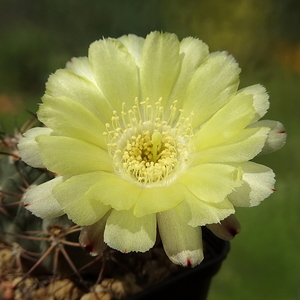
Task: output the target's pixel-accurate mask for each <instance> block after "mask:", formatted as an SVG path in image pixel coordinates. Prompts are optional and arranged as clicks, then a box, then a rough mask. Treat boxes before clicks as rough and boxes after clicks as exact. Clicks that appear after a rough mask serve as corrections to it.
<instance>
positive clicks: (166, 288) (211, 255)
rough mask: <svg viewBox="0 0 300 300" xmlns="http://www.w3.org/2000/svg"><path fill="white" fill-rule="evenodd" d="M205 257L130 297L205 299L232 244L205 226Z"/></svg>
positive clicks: (144, 298)
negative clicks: (198, 262)
mask: <svg viewBox="0 0 300 300" xmlns="http://www.w3.org/2000/svg"><path fill="white" fill-rule="evenodd" d="M203 240H204V245H205V253H206V255H205V259H204V260H203V262H202V263H201V264H200V265H199V266H197V267H195V268H192V269H185V270H184V271H183V272H180V273H179V274H177V275H175V276H173V277H171V278H169V279H167V280H165V281H163V282H161V283H159V284H157V285H155V286H153V287H151V288H149V289H147V290H145V291H143V292H141V293H139V294H137V295H135V296H133V297H131V298H129V299H130V300H160V299H162V300H177V299H178V300H181V299H185V300H205V299H206V298H207V295H208V291H209V286H210V283H211V280H212V277H213V276H214V275H215V274H216V273H217V272H218V271H219V269H220V267H221V264H222V262H223V260H224V259H225V258H226V256H227V254H228V252H229V249H230V245H229V242H226V241H223V240H221V239H219V238H217V237H216V236H215V235H213V234H212V233H211V232H210V231H209V230H208V229H206V228H203Z"/></svg>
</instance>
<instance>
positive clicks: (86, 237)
mask: <svg viewBox="0 0 300 300" xmlns="http://www.w3.org/2000/svg"><path fill="white" fill-rule="evenodd" d="M109 214H110V212H108V213H107V214H106V215H105V216H104V217H103V218H101V219H100V220H99V221H97V222H96V223H94V224H92V225H89V226H83V227H82V229H81V232H80V235H79V243H80V245H81V247H83V248H84V249H86V250H87V251H88V252H89V254H90V255H92V256H96V255H100V254H102V253H103V251H104V250H105V249H106V248H107V245H106V244H105V243H104V228H105V224H106V220H107V218H108V216H109Z"/></svg>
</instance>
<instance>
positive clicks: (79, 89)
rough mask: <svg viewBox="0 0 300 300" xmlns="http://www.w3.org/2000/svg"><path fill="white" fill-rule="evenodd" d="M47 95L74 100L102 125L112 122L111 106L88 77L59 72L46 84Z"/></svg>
mask: <svg viewBox="0 0 300 300" xmlns="http://www.w3.org/2000/svg"><path fill="white" fill-rule="evenodd" d="M46 94H47V95H49V96H53V97H66V98H69V99H72V100H73V101H75V102H78V103H80V104H81V105H83V106H84V107H85V108H87V109H88V110H89V111H90V112H91V113H93V114H94V115H95V116H96V117H97V118H99V120H101V121H102V123H106V122H110V121H111V117H112V108H111V105H110V104H109V103H108V101H107V99H106V98H105V97H104V95H103V93H102V92H101V90H100V89H99V87H98V86H96V85H95V84H94V83H93V82H91V81H90V80H88V79H87V78H86V77H82V76H78V75H77V74H75V73H73V72H72V71H70V70H66V69H64V70H57V71H56V72H55V73H54V74H53V75H51V76H50V77H49V79H48V82H47V84H46Z"/></svg>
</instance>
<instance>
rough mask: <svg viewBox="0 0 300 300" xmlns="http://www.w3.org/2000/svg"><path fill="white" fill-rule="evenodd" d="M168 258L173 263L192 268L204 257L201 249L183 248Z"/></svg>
mask: <svg viewBox="0 0 300 300" xmlns="http://www.w3.org/2000/svg"><path fill="white" fill-rule="evenodd" d="M169 259H170V260H171V261H172V262H173V263H174V264H177V265H181V266H183V267H188V268H193V267H195V266H197V265H199V264H200V263H201V262H202V260H203V259H204V255H203V251H202V249H197V250H193V251H190V250H185V251H182V252H180V253H176V254H175V255H172V256H169Z"/></svg>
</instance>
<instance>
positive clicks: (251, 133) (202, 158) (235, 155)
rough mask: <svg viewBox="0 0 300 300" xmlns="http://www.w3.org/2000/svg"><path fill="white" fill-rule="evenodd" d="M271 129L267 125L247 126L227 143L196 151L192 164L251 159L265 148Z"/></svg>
mask: <svg viewBox="0 0 300 300" xmlns="http://www.w3.org/2000/svg"><path fill="white" fill-rule="evenodd" d="M269 131H270V129H269V128H267V127H259V128H246V129H244V130H243V131H242V132H241V133H239V134H238V135H236V136H235V137H233V138H232V139H230V140H228V142H226V143H223V144H221V145H219V146H217V147H212V148H208V149H204V150H201V151H198V152H197V153H195V154H194V157H193V161H192V165H197V164H199V163H205V162H238V161H247V160H250V159H252V158H253V157H255V156H256V155H257V154H258V153H259V152H260V151H261V149H262V148H263V146H264V144H265V141H266V139H267V137H268V133H269Z"/></svg>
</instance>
